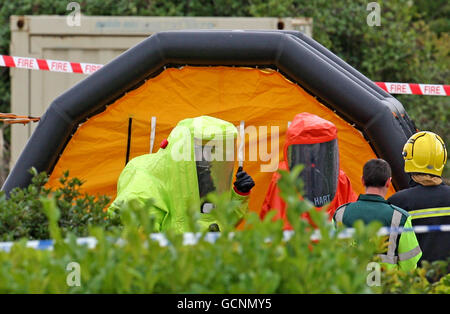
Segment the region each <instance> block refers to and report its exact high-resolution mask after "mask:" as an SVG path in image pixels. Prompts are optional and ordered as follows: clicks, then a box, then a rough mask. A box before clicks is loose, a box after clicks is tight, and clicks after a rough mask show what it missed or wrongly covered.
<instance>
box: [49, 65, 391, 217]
mask: <svg viewBox="0 0 450 314" xmlns="http://www.w3.org/2000/svg"><path fill="white" fill-rule="evenodd" d="M300 112H310V113H313V114H316V115H318V116H320V117H322V118H324V119H326V120H329V121H331V122H333V123H334V124H335V125H336V127H337V129H338V139H339V148H340V156H339V157H340V162H341V169H343V170H344V171H345V172H346V174H347V175H348V177H349V178H350V180H351V182H352V185H353V188H354V190H355V191H356V192H358V193H361V192H363V187H362V185H361V182H360V178H361V175H362V166H363V164H364V162H365V161H367V160H368V159H370V158H375V157H376V156H375V154H374V152H373V150H372V149H371V147H370V145H369V144H368V143H367V142H366V141H365V139H364V137H363V136H362V134H361V133H360V132H359V131H358V130H357V129H355V128H354V127H353V126H351V125H350V124H349V123H347V122H346V121H345V120H343V119H342V118H340V117H339V116H338V115H336V114H335V113H334V112H333V111H332V110H330V109H328V108H327V107H326V106H324V105H322V104H321V103H320V102H319V101H318V100H317V99H316V98H315V97H314V96H312V95H310V94H308V93H307V92H306V91H305V90H303V89H302V88H301V87H300V86H298V85H296V84H294V83H293V82H291V81H289V80H288V79H286V78H285V77H284V76H283V75H282V74H280V73H279V72H277V71H274V70H263V69H256V68H246V67H222V66H218V67H192V66H186V67H182V68H168V69H166V70H164V71H163V72H162V73H160V74H159V75H158V76H156V77H154V78H151V79H148V80H147V81H146V82H144V83H143V84H142V85H140V86H139V87H137V88H136V89H135V90H132V91H130V92H128V93H126V94H125V95H123V97H121V98H119V99H117V100H116V101H115V102H114V103H112V104H111V105H109V106H108V107H107V108H106V110H104V111H103V112H101V113H99V114H97V115H94V116H93V117H91V118H90V119H89V120H87V121H86V122H84V123H83V124H81V125H80V126H79V127H78V129H77V131H76V132H75V134H74V135H73V136H72V138H71V140H70V141H69V142H68V143H67V146H66V147H65V149H64V151H63V153H62V154H61V156H60V158H59V160H58V161H57V163H56V165H55V167H54V169H53V172H52V173H51V175H50V179H49V182H48V184H47V185H48V186H50V187H54V186H57V185H59V182H58V178H59V177H60V176H61V175H62V173H63V172H64V171H65V170H69V171H70V176H73V177H78V178H80V179H82V180H84V181H85V184H84V185H83V188H84V191H85V192H87V193H89V194H93V195H96V194H97V195H100V194H106V195H109V196H110V197H111V198H115V195H116V184H117V179H118V177H119V175H120V172H121V171H122V169H123V167H124V166H125V160H126V152H127V142H128V120H129V118H132V121H133V122H132V129H131V137H130V139H131V141H130V159H131V158H133V157H136V156H140V155H142V154H147V153H149V147H150V133H151V127H150V121H151V117H156V132H155V147H154V149H153V151H154V152H155V151H156V150H157V149H158V144H159V143H160V142H161V141H162V140H163V139H165V138H166V137H167V136H168V135H169V133H170V131H171V130H172V128H173V127H174V126H175V125H176V124H177V123H178V121H180V120H182V119H185V118H191V117H196V116H200V115H209V116H213V117H217V118H220V119H223V120H226V121H230V122H231V123H233V124H234V125H236V126H239V123H240V121H245V125H246V145H245V161H244V169H245V171H247V172H248V173H249V174H250V175H251V176H252V177H253V178H254V180H255V182H256V186H255V188H254V189H253V190H252V196H251V200H250V209H251V210H253V211H256V212H259V210H260V208H261V205H262V202H263V200H264V196H265V193H266V190H267V187H268V185H269V183H270V180H271V177H272V173H273V172H270V171H269V172H264V171H261V166H263V170H267V169H264V166H266V167H267V166H268V165H271V166H272V167H269V168H272V169H270V170H272V171H273V170H274V169H276V168H277V165H278V160H279V159H280V158H282V146H280V145H281V144H282V140H281V139H284V137H285V132H286V129H287V123H288V121H291V120H292V119H293V117H294V116H295V115H296V114H297V113H300ZM277 130H278V138H279V141H278V146H277V145H276V144H277V143H275V142H276V141H273V142H272V141H271V140H274V139H275V138H276V137H275V135H277V134H275V133H276V131H277ZM272 132H273V134H272ZM267 139H268V141H267V142H266V140H267ZM272 143H273V145H274V149H273V151H271V144H272ZM271 154H272V155H271ZM356 154H357V155H356ZM236 167H237V163H236ZM393 192H394V190H393V189H392V190H391V193H390V194H392V193H393Z"/></svg>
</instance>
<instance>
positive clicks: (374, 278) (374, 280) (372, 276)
mask: <svg viewBox="0 0 450 314" xmlns="http://www.w3.org/2000/svg"><path fill="white" fill-rule="evenodd" d="M366 270H367V271H368V272H369V274H368V275H367V277H366V284H367V286H369V287H379V286H381V266H380V264H379V263H375V262H372V263H369V264H367V267H366Z"/></svg>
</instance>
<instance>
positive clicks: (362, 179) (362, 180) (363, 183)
mask: <svg viewBox="0 0 450 314" xmlns="http://www.w3.org/2000/svg"><path fill="white" fill-rule="evenodd" d="M361 183H362V185H363V186H366V182H364V177H361Z"/></svg>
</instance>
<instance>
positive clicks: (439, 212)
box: [409, 207, 450, 219]
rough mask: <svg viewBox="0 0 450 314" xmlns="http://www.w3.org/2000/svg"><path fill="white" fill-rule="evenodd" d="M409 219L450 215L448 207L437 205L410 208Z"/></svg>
mask: <svg viewBox="0 0 450 314" xmlns="http://www.w3.org/2000/svg"><path fill="white" fill-rule="evenodd" d="M409 214H410V215H411V219H419V218H429V217H441V216H450V207H437V208H427V209H419V210H412V211H410V212H409Z"/></svg>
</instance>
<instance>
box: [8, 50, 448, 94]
mask: <svg viewBox="0 0 450 314" xmlns="http://www.w3.org/2000/svg"><path fill="white" fill-rule="evenodd" d="M0 66H2V67H9V68H21V69H29V70H41V71H50V72H64V73H81V74H92V73H94V72H95V71H97V70H98V69H100V68H102V67H103V64H95V63H81V62H69V61H61V60H46V59H38V58H30V57H13V56H6V55H0ZM375 84H377V85H378V86H379V87H380V88H382V89H383V90H385V91H386V92H388V93H390V94H409V95H427V96H450V85H437V84H414V83H385V82H375Z"/></svg>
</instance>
